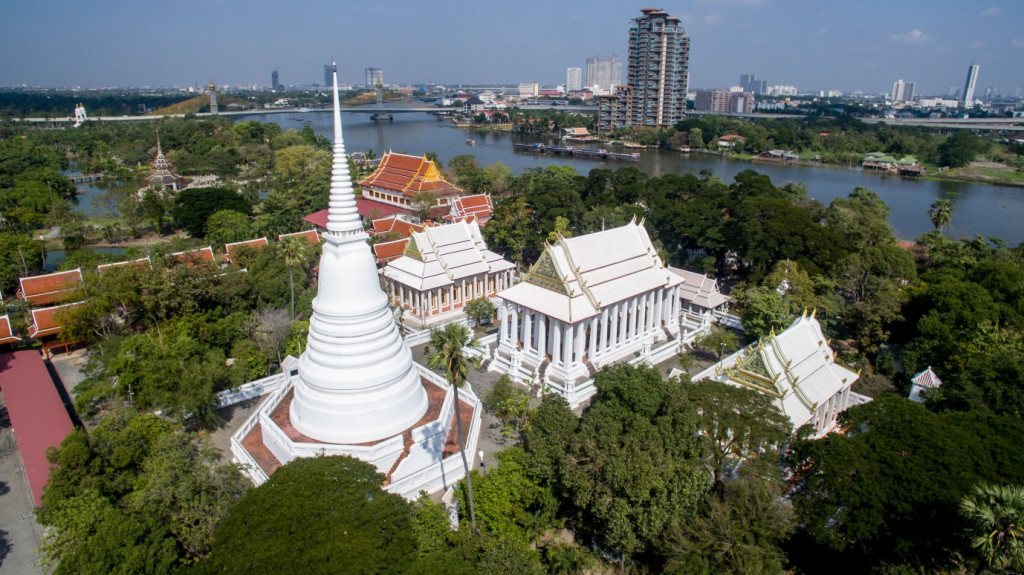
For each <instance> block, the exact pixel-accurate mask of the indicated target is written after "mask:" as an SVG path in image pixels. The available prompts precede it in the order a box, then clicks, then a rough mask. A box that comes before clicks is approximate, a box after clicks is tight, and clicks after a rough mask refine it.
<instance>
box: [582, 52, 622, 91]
mask: <svg viewBox="0 0 1024 575" xmlns="http://www.w3.org/2000/svg"><path fill="white" fill-rule="evenodd" d="M621 84H622V61H621V60H619V57H618V56H609V57H607V58H605V57H600V56H591V57H589V58H587V87H588V88H594V87H595V86H596V87H597V90H598V93H599V94H611V93H612V92H613V91H614V90H615V86H619V85H621Z"/></svg>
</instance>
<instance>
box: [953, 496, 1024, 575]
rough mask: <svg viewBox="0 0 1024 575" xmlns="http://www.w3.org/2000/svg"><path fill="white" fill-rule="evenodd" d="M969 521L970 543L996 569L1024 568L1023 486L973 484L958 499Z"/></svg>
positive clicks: (962, 512) (1019, 569) (1019, 570)
mask: <svg viewBox="0 0 1024 575" xmlns="http://www.w3.org/2000/svg"><path fill="white" fill-rule="evenodd" d="M960 513H961V514H962V515H963V516H964V517H965V518H966V519H967V520H968V521H970V522H971V532H972V536H971V547H973V548H974V549H976V550H977V552H978V554H979V555H981V557H982V559H984V561H985V563H986V564H988V566H989V567H990V568H992V569H996V570H999V571H1012V572H1017V573H1020V572H1021V571H1024V487H1021V486H1019V485H975V486H974V490H973V491H972V492H971V493H970V494H968V495H966V496H964V498H963V499H961V500H960Z"/></svg>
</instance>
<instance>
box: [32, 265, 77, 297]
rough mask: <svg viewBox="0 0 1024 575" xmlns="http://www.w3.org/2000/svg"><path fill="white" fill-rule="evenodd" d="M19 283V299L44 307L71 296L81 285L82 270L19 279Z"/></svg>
mask: <svg viewBox="0 0 1024 575" xmlns="http://www.w3.org/2000/svg"><path fill="white" fill-rule="evenodd" d="M20 281H21V289H20V290H18V297H19V298H21V299H23V300H25V301H27V302H29V303H31V304H33V305H45V304H48V303H54V302H58V301H62V300H65V299H67V298H68V296H70V295H72V294H73V293H74V292H75V290H77V289H78V288H79V286H81V285H82V270H81V268H79V269H75V270H71V271H66V272H57V273H55V274H47V275H44V276H35V277H30V278H20Z"/></svg>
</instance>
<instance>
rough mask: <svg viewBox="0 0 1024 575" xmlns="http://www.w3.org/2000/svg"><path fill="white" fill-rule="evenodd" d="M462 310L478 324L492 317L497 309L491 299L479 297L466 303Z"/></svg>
mask: <svg viewBox="0 0 1024 575" xmlns="http://www.w3.org/2000/svg"><path fill="white" fill-rule="evenodd" d="M463 311H465V312H466V316H467V317H469V319H471V320H473V322H474V323H475V324H476V325H478V326H479V325H480V324H481V323H482V322H483V321H484V320H487V321H490V320H492V319H494V314H495V313H496V311H497V310H496V309H495V307H494V304H493V303H491V300H489V299H487V298H485V297H481V298H477V299H475V300H473V301H471V302H469V303H467V304H466V307H465V308H463Z"/></svg>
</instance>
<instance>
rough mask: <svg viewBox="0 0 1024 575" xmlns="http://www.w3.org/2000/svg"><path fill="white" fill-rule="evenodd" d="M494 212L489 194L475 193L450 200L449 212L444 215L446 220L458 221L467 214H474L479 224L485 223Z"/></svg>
mask: <svg viewBox="0 0 1024 575" xmlns="http://www.w3.org/2000/svg"><path fill="white" fill-rule="evenodd" d="M493 213H494V204H493V203H492V202H491V196H489V195H487V194H476V195H475V196H462V197H459V198H455V199H454V200H452V211H451V214H450V215H448V216H445V219H446V220H448V221H459V220H461V219H463V218H466V217H468V216H476V218H477V219H478V220H479V221H478V223H479V224H480V225H484V224H485V223H487V220H489V219H491V215H492V214H493Z"/></svg>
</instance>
